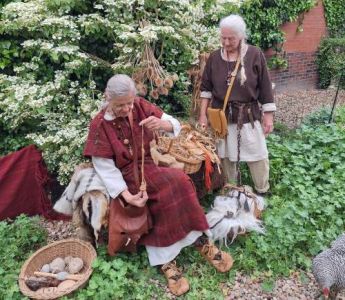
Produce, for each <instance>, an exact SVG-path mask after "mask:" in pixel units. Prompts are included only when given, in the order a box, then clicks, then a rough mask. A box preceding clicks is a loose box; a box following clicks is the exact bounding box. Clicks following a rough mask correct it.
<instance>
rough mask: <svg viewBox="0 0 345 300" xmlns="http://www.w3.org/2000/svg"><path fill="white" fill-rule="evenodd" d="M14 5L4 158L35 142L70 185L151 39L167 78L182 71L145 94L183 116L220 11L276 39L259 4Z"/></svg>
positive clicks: (4, 64) (5, 49)
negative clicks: (104, 112)
mask: <svg viewBox="0 0 345 300" xmlns="http://www.w3.org/2000/svg"><path fill="white" fill-rule="evenodd" d="M282 1H283V0H280V1H275V2H277V3H275V2H274V3H273V2H272V3H271V2H270V8H271V9H274V11H275V12H276V13H275V14H270V15H269V19H270V20H271V19H272V18H273V19H272V20H273V21H274V23H275V25H276V26H275V27H274V26H273V27H272V29H271V30H272V31H269V29H270V28H271V27H268V28H266V27H265V28H264V29H265V30H262V31H263V32H265V33H266V32H267V38H270V37H271V36H272V35H273V36H275V33H274V32H275V31H276V30H277V29H276V27H278V26H279V24H280V23H279V22H275V20H276V19H277V18H279V17H280V15H279V13H284V12H285V10H286V6H287V4H286V3H287V2H286V1H285V0H284V1H283V2H284V3H285V4H284V5H285V6H282V7H280V6H279V3H280V2H282ZM296 1H297V0H296ZM296 1H295V2H296ZM6 2H9V3H8V4H6V5H4V6H3V7H1V12H0V14H1V18H0V37H1V39H0V69H1V70H2V72H1V73H0V135H1V137H2V140H1V141H2V143H1V145H0V154H7V153H8V152H10V151H14V150H17V149H19V148H20V147H22V146H25V145H27V144H29V143H34V144H36V145H38V146H39V147H40V148H41V149H42V150H43V154H44V158H45V160H46V162H47V164H48V167H49V169H50V170H51V171H56V172H57V174H58V176H59V180H60V181H61V182H62V183H66V182H67V181H68V178H69V176H70V173H71V171H72V170H73V168H74V166H75V164H76V163H78V162H80V161H81V160H82V155H81V153H82V149H83V144H84V142H85V138H86V134H87V125H88V123H89V121H90V119H91V118H92V117H93V116H94V115H95V114H96V113H97V111H98V108H99V106H100V104H101V102H102V98H103V95H102V94H103V90H104V86H105V83H106V82H107V80H108V78H109V77H110V76H111V75H112V74H114V73H119V72H124V73H127V74H130V75H131V74H133V73H134V72H135V71H136V68H137V67H138V66H139V65H138V64H139V62H140V59H141V57H142V54H143V50H144V49H145V47H144V46H145V45H149V46H150V49H152V50H153V51H152V53H153V57H154V58H155V59H156V60H157V61H158V63H159V66H161V67H162V69H163V70H164V72H163V73H164V74H174V73H176V75H177V77H178V80H177V81H176V82H174V85H173V87H172V88H171V89H169V91H168V92H167V90H166V89H164V90H163V92H162V93H161V95H160V97H159V98H158V99H155V98H157V93H152V87H150V88H149V89H148V90H147V96H146V97H147V98H148V99H149V100H151V101H153V102H155V103H157V104H158V105H159V106H160V107H162V108H163V109H164V110H165V111H166V112H168V113H175V114H176V113H185V112H187V111H189V109H188V108H189V106H190V102H191V93H190V91H191V88H190V80H189V78H188V76H187V70H188V69H189V68H190V67H191V65H192V64H194V63H197V61H198V56H199V53H200V52H204V51H211V50H213V49H215V48H217V47H218V46H219V40H218V29H217V27H218V21H219V19H220V17H223V16H225V15H228V14H230V13H232V12H241V13H242V14H243V15H244V17H245V19H246V20H247V22H248V25H249V29H250V30H251V31H252V40H251V41H252V42H254V43H255V44H256V45H258V46H265V45H266V46H267V44H268V43H267V41H266V39H265V37H266V36H265V35H264V34H263V32H261V33H260V34H258V32H257V31H261V27H260V26H261V25H260V26H258V24H261V23H260V22H263V23H266V18H262V20H261V21H260V18H258V17H257V16H258V15H259V16H260V14H261V15H262V14H263V15H265V14H264V11H265V9H266V7H264V6H262V5H259V4H260V3H259V2H260V1H257V0H246V1H242V0H181V1H175V0H160V1H156V0H136V1H134V0H98V1H91V0H27V1H25V2H17V1H15V2H10V1H6ZM6 2H5V3H6ZM266 2H267V1H266ZM266 2H265V3H266ZM278 2H279V3H278ZM297 2H298V1H297ZM302 2H303V3H302V4H303V5H302V4H301V5H299V6H298V7H297V8H296V9H294V10H292V11H290V12H289V14H288V15H289V17H290V18H292V15H293V14H294V15H296V16H297V14H298V13H299V12H300V10H301V9H306V8H308V7H309V6H310V5H311V4H310V3H311V2H312V1H311V0H303V1H302ZM308 5H309V6H308ZM271 6H272V7H271ZM273 6H274V7H273ZM252 8H255V9H252ZM265 16H266V15H265ZM273 21H272V22H273ZM258 28H259V29H258ZM270 45H271V43H270ZM177 77H176V76H175V78H177ZM169 88H170V85H169ZM150 90H151V91H150ZM150 92H151V93H150ZM150 95H154V97H153V98H152V97H151V96H150Z"/></svg>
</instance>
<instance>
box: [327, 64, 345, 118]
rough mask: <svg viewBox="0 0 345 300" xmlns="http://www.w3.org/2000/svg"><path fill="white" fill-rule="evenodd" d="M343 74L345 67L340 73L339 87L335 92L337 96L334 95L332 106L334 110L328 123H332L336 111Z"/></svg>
mask: <svg viewBox="0 0 345 300" xmlns="http://www.w3.org/2000/svg"><path fill="white" fill-rule="evenodd" d="M343 75H344V68H343V69H342V71H341V73H340V77H339V82H338V87H337V92H336V93H335V97H334V101H333V106H332V111H331V115H330V116H329V120H328V124H329V123H331V122H332V120H333V113H334V109H335V106H336V104H337V98H338V93H339V89H340V84H341V79H342V78H343Z"/></svg>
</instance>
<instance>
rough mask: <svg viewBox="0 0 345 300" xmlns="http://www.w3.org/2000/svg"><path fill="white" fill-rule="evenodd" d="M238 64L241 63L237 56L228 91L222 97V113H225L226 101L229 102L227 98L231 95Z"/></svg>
mask: <svg viewBox="0 0 345 300" xmlns="http://www.w3.org/2000/svg"><path fill="white" fill-rule="evenodd" d="M240 62H241V60H240V55H238V58H237V61H236V66H235V69H234V71H232V72H231V80H230V84H229V86H228V89H227V90H226V94H225V97H224V104H223V111H224V112H225V109H226V106H227V104H228V100H229V97H230V93H231V90H232V87H233V85H234V82H235V78H236V75H237V72H238V68H239V66H240Z"/></svg>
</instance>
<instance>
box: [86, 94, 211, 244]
mask: <svg viewBox="0 0 345 300" xmlns="http://www.w3.org/2000/svg"><path fill="white" fill-rule="evenodd" d="M162 114H163V112H162V111H161V110H160V109H159V108H158V107H156V106H155V105H153V104H151V103H150V102H147V101H146V100H144V99H142V98H137V99H136V100H135V102H134V108H133V123H134V126H133V127H134V128H133V135H134V137H133V138H134V139H135V141H136V144H137V148H138V149H137V153H138V160H139V162H138V168H139V169H140V162H141V159H142V157H141V143H142V138H141V126H139V123H140V121H141V120H143V119H145V118H147V117H149V116H156V117H158V118H160V117H161V116H162ZM133 138H132V135H131V128H130V125H129V122H128V118H116V119H115V120H112V121H107V120H105V119H104V112H101V113H99V114H98V115H97V116H96V117H95V118H94V119H93V120H92V122H91V125H90V131H89V136H88V139H87V142H86V146H85V149H84V155H86V156H98V157H105V158H113V159H114V161H115V165H116V166H117V167H118V168H119V169H120V170H121V172H122V175H123V177H124V180H125V181H126V183H127V186H128V189H129V191H130V192H131V193H132V194H136V193H138V191H139V186H138V184H137V183H136V181H135V179H134V171H133V157H132V155H131V154H130V151H129V145H131V147H132V148H133ZM126 139H127V140H128V141H129V144H126V143H125V142H124V141H125V140H126ZM152 139H153V133H152V132H151V131H149V130H145V133H144V148H145V157H144V159H145V172H144V173H145V180H146V183H147V193H148V196H149V201H148V207H149V210H150V213H151V215H152V220H153V229H152V230H151V231H150V232H149V233H148V234H147V235H144V236H143V237H142V238H141V240H140V241H139V243H140V244H144V245H151V246H157V247H166V246H170V245H172V244H174V243H176V242H177V241H179V240H181V239H182V238H184V237H185V236H186V235H187V234H188V233H189V232H190V231H192V230H198V231H204V230H206V229H208V224H207V221H206V217H205V214H204V211H203V209H202V207H201V206H200V204H199V201H198V199H197V196H196V191H195V188H194V185H193V183H192V181H191V179H190V178H189V177H188V176H187V175H186V174H185V173H183V171H181V170H177V169H172V168H164V167H157V166H156V165H155V164H154V163H153V161H152V158H151V155H150V146H149V143H150V141H151V140H152ZM138 171H139V174H140V170H138ZM109 222H111V220H109Z"/></svg>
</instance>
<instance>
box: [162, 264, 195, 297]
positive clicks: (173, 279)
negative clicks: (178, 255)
mask: <svg viewBox="0 0 345 300" xmlns="http://www.w3.org/2000/svg"><path fill="white" fill-rule="evenodd" d="M161 269H162V271H163V273H164V275H165V278H166V279H167V281H168V288H169V290H170V292H171V293H172V294H173V295H175V296H181V295H183V294H185V293H186V292H188V290H189V283H188V280H187V279H186V278H185V277H183V276H182V270H181V269H180V268H178V267H177V266H176V262H175V261H171V262H168V263H166V264H165V265H163V266H162V268H161Z"/></svg>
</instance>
